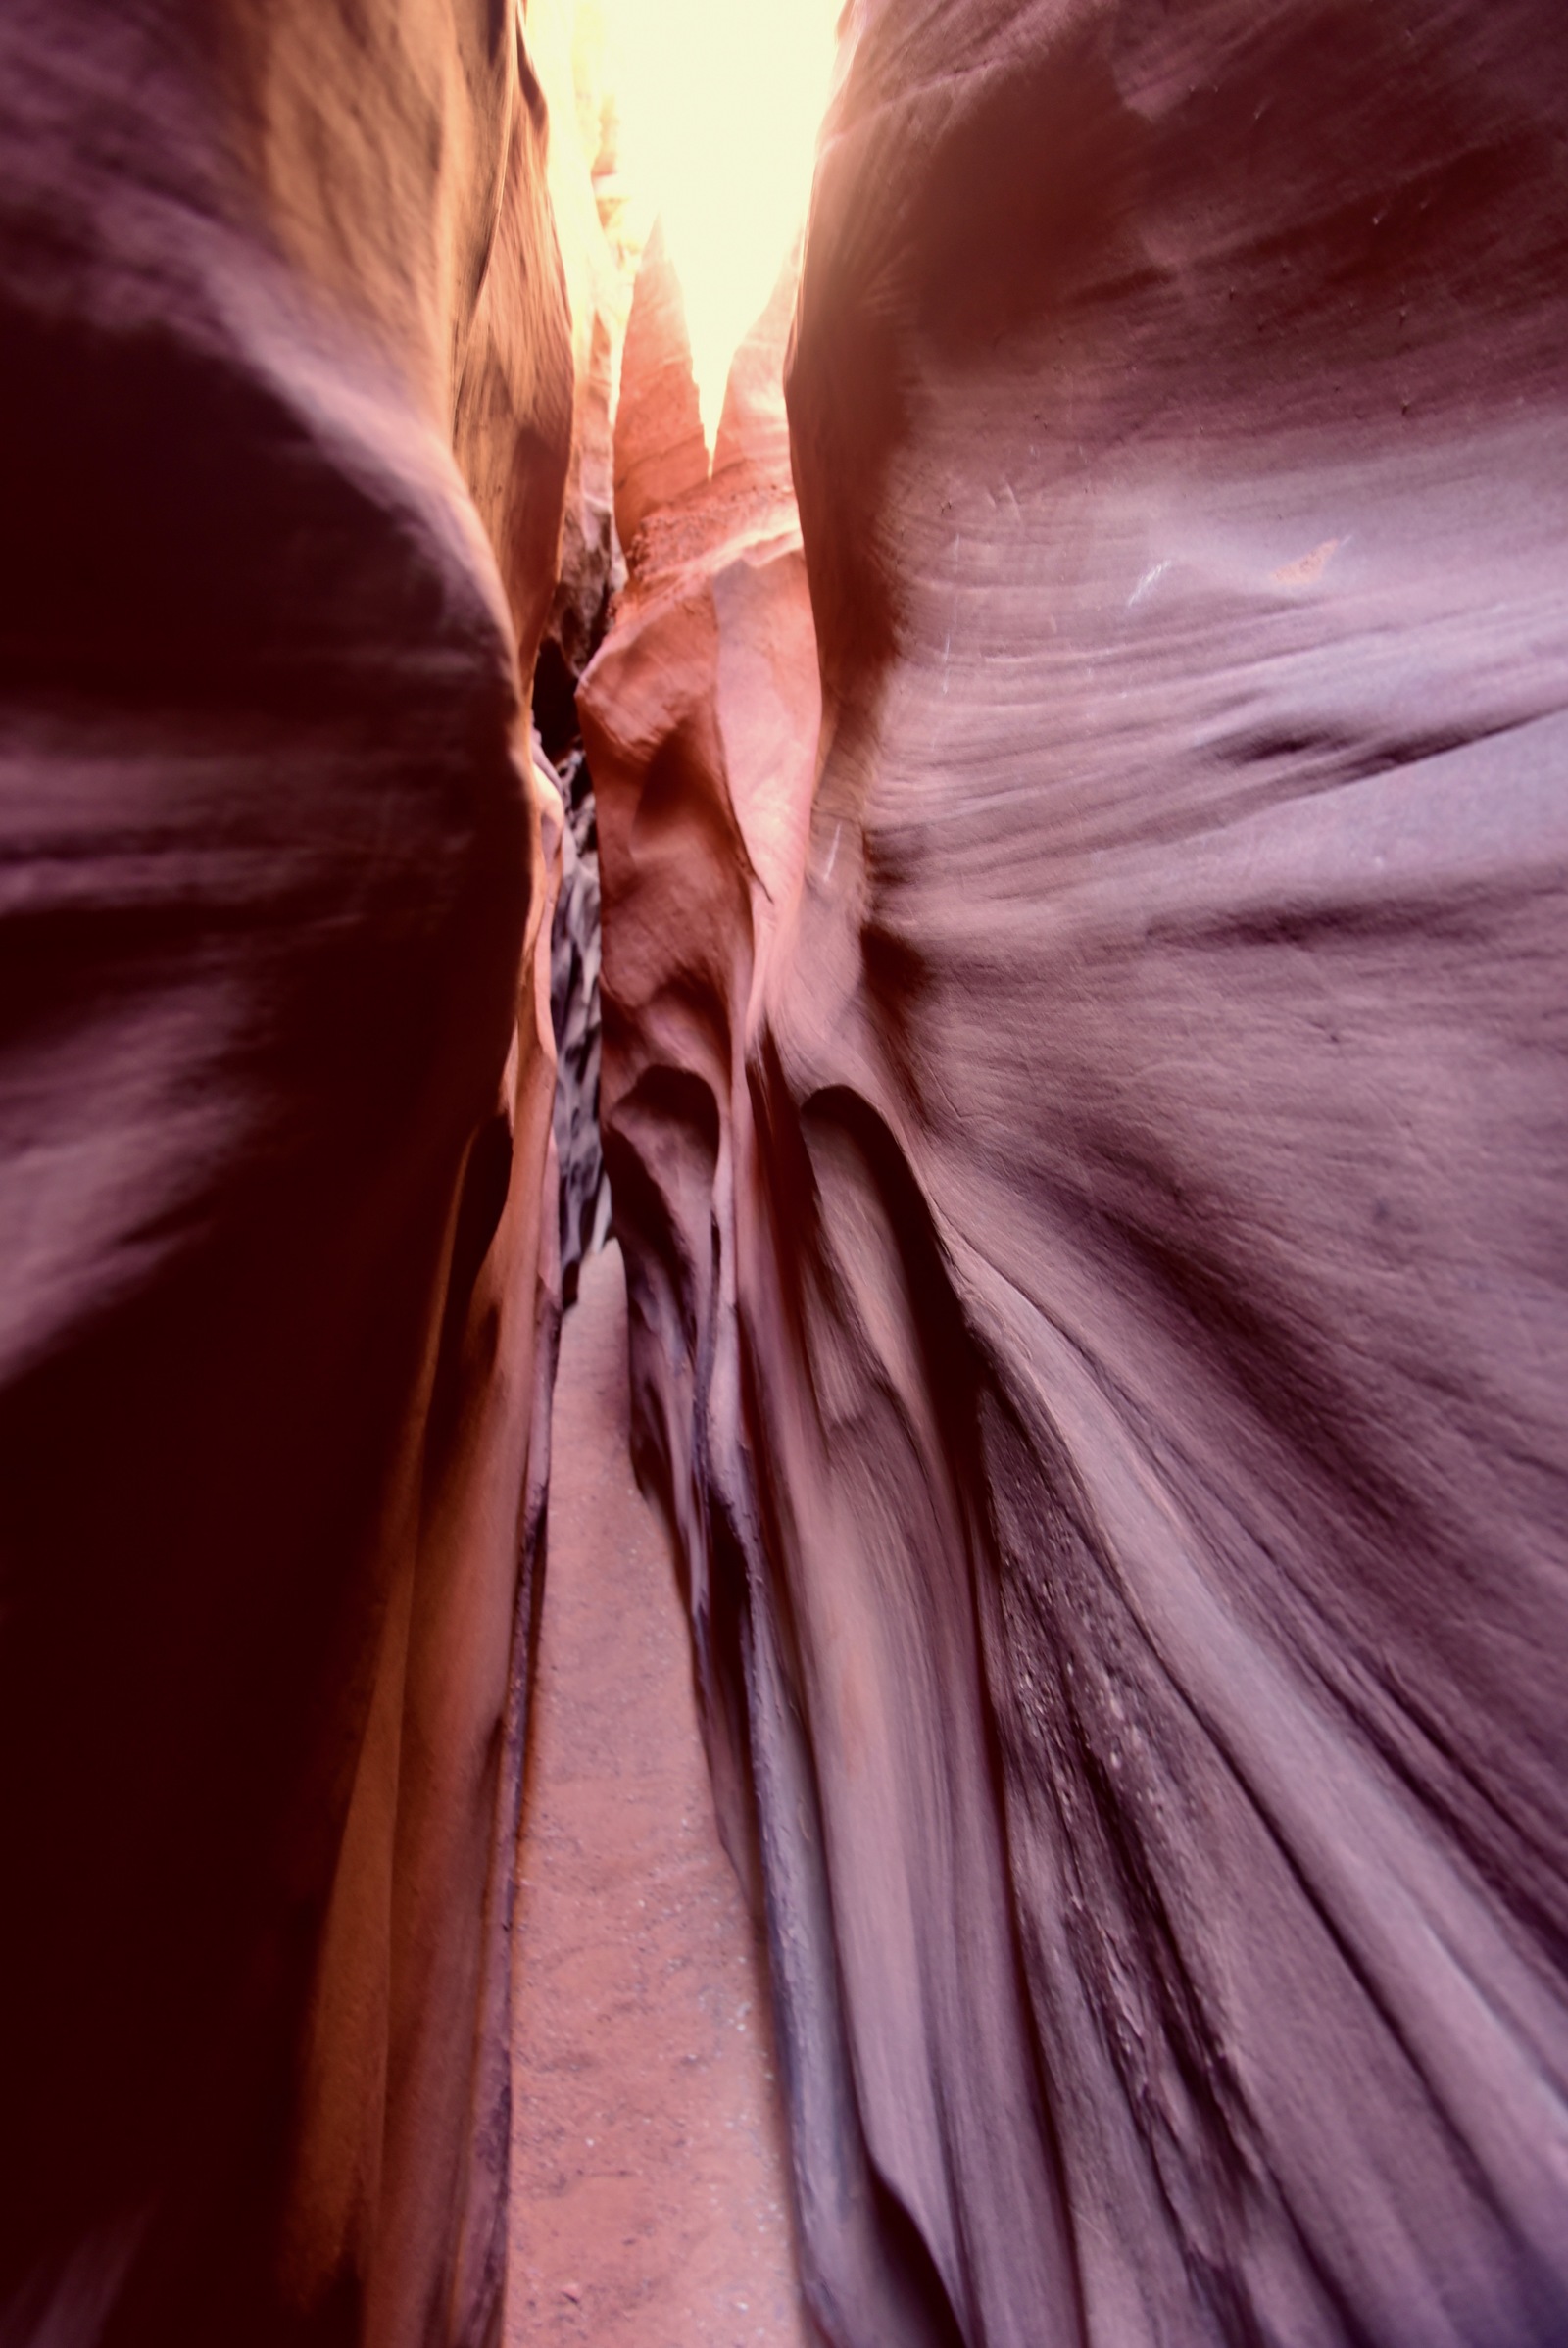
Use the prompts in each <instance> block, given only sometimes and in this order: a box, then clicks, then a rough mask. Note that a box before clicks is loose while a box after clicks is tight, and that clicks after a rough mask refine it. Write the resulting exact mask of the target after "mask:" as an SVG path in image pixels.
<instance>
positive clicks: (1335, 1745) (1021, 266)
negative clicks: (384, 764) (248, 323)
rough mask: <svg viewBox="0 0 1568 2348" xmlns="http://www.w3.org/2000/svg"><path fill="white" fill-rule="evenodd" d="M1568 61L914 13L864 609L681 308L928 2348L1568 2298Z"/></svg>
mask: <svg viewBox="0 0 1568 2348" xmlns="http://www.w3.org/2000/svg"><path fill="white" fill-rule="evenodd" d="M1564 37H1565V36H1564V24H1563V20H1562V19H1561V16H1560V12H1558V11H1556V10H1555V9H1554V8H1552V7H1550V6H1547V5H1545V4H1544V0H1505V4H1504V5H1500V6H1498V5H1491V6H1487V7H1481V6H1469V5H1464V6H1438V5H1435V4H1434V0H1397V5H1395V6H1392V7H1389V6H1372V5H1363V4H1361V0H1270V4H1269V5H1267V6H1263V7H1257V6H1255V5H1252V4H1251V0H1247V4H1245V5H1244V4H1243V0H1201V5H1199V6H1197V7H1193V8H1187V9H1182V10H1171V9H1163V8H1159V7H1156V6H1146V5H1143V4H1142V0H1091V4H1090V5H1087V6H1084V7H1078V8H1073V9H1067V8H1065V7H1064V6H1062V5H1060V4H1059V0H1049V4H1048V0H1021V4H1020V0H1008V4H1007V5H1005V6H1004V5H1001V4H1000V0H942V5H940V6H939V5H936V0H862V4H861V5H860V6H858V8H856V9H855V10H854V11H853V13H852V17H851V19H850V23H849V28H848V43H849V45H848V49H847V53H846V58H845V63H844V70H843V73H842V76H841V84H840V88H839V93H838V97H837V100H836V104H835V108H834V111H833V113H832V115H831V117H830V122H829V128H828V135H827V138H826V142H825V145H824V149H823V153H822V158H821V162H820V166H819V171H818V176H817V184H816V189H815V195H814V199H813V208H812V216H811V222H810V229H809V239H808V246H807V258H806V264H805V273H804V280H803V284H802V288H801V293H800V301H799V311H798V317H797V320H796V328H795V335H796V340H795V347H794V353H793V365H792V372H791V376H790V394H789V407H790V420H791V425H792V431H793V446H794V465H795V479H796V482H797V485H798V489H799V496H800V517H801V523H802V525H803V539H804V557H803V555H802V554H801V552H799V551H798V550H797V546H796V541H795V538H794V536H793V534H792V518H791V515H790V514H789V512H788V510H787V506H786V503H785V501H784V500H783V499H782V496H780V497H779V498H777V499H775V500H774V502H773V504H772V505H771V506H769V505H767V504H766V502H765V501H764V502H763V503H762V505H760V506H757V505H754V506H752V507H750V508H748V507H746V506H745V504H744V501H739V500H737V499H735V498H734V497H733V496H730V495H729V494H728V493H727V492H726V491H725V490H724V488H723V486H722V483H721V478H720V477H719V476H718V474H717V473H715V479H714V481H713V483H712V484H711V486H705V485H704V483H703V482H702V480H701V478H700V474H699V475H694V477H692V478H690V479H688V478H687V477H686V472H688V471H690V470H691V468H690V467H689V466H688V467H686V471H683V469H682V467H683V465H684V458H683V457H682V454H681V452H682V450H683V448H684V447H685V446H686V444H687V442H689V431H688V430H687V424H686V423H685V422H683V421H682V411H681V404H680V401H679V399H678V398H677V397H674V396H673V395H672V393H671V388H670V387H671V382H672V380H673V377H672V375H671V372H670V356H671V354H670V346H669V344H668V342H667V339H666V342H665V344H664V345H663V347H662V351H659V350H654V351H651V352H650V358H649V367H648V370H647V380H648V382H649V384H650V385H651V386H652V390H651V391H650V395H649V398H648V399H647V400H645V401H643V402H642V403H641V404H639V401H638V397H637V389H638V384H637V379H636V370H635V368H634V366H633V358H634V346H635V344H636V341H637V337H638V331H639V326H638V317H637V315H636V312H635V311H634V315H633V319H632V325H631V329H630V335H629V339H628V348H627V373H626V379H625V393H624V407H623V417H622V426H621V433H622V437H623V439H624V442H625V446H624V451H621V450H619V449H618V450H617V476H619V477H622V478H623V479H624V480H625V481H626V482H627V483H628V484H629V485H631V486H632V487H633V488H635V487H636V485H637V484H648V483H655V484H656V485H657V489H656V494H655V497H654V500H653V503H652V504H649V505H645V506H644V509H643V511H642V513H641V514H640V516H639V520H640V528H641V544H640V547H636V546H634V547H633V548H632V549H631V550H630V560H631V567H632V574H633V575H632V582H631V586H630V588H629V590H628V594H627V598H626V602H625V605H624V607H623V609H622V611H621V613H620V615H619V617H618V619H617V622H616V626H615V628H614V630H613V634H612V637H611V639H610V642H609V644H608V646H607V648H606V650H605V651H604V652H603V653H602V654H601V655H600V658H599V660H598V662H597V663H596V666H595V668H594V669H593V670H592V671H591V672H590V677H589V680H588V683H587V686H586V689H585V693H584V697H583V698H584V707H585V719H584V725H585V736H586V739H587V742H588V748H589V756H590V760H591V763H592V764H593V768H594V773H595V778H596V783H597V785H598V789H599V794H600V810H601V813H600V831H601V846H602V856H603V878H604V887H605V897H606V913H605V920H606V930H605V940H604V985H605V995H606V1014H605V1015H606V1029H605V1077H604V1083H605V1103H606V1147H607V1153H608V1156H609V1160H610V1166H611V1173H612V1180H613V1191H614V1199H615V1213H616V1219H617V1224H618V1227H619V1229H620V1231H621V1234H622V1238H623V1243H624V1245H625V1246H626V1248H627V1252H628V1266H629V1277H630V1282H631V1293H632V1300H633V1374H634V1394H635V1399H636V1407H637V1414H638V1441H639V1443H640V1446H641V1461H642V1466H643V1469H644V1472H645V1474H647V1475H648V1476H649V1478H650V1479H651V1480H652V1481H653V1482H654V1483H655V1485H656V1486H658V1487H659V1488H660V1489H662V1492H663V1493H664V1496H665V1501H666V1505H667V1507H668V1509H669V1512H670V1515H671V1519H672V1522H673V1524H674V1526H675V1528H676V1532H677V1537H678V1541H679V1544H680V1549H681V1555H682V1560H683V1571H684V1573H685V1575H686V1578H687V1582H688V1588H689V1597H690V1604H691V1610H692V1617H693V1625H694V1635H695V1645H696V1655H697V1664H698V1676H699V1683H700V1686H701V1688H702V1691H703V1695H704V1700H705V1704H706V1707H707V1713H708V1722H709V1734H710V1740H711V1750H712V1753H713V1757H714V1763H715V1776H716V1780H717V1783H718V1785H719V1789H720V1795H721V1804H722V1807H723V1809H724V1812H725V1815H726V1818H727V1820H728V1824H729V1832H730V1837H731V1841H732V1844H733V1846H734V1848H735V1849H736V1852H737V1855H738V1857H739V1858H740V1860H741V1862H742V1863H743V1865H746V1866H748V1867H749V1868H750V1870H751V1872H752V1876H753V1880H754V1882H755V1883H756V1884H757V1886H758V1890H759V1896H760V1897H761V1898H763V1899H764V1900H765V1903H766V1907H767V1913H768V1918H769V1925H770V1933H771V1945H772V1951H773V1964H774V1981H775V1995H776V1998H777V2002H778V2007H779V2019H780V2035H781V2042H782V2045H783V2050H784V2056H785V2065H786V2071H787V2075H788V2078H789V2081H790V2087H791V2095H792V2105H793V2130H794V2134H793V2141H794V2148H795V2162H796V2172H797V2180H798V2188H799V2194H800V2200H801V2211H802V2220H803V2240H804V2246H805V2255H806V2260H807V2267H808V2275H809V2284H810V2288H811V2291H812V2295H813V2301H814V2304H815V2306H816V2308H817V2310H818V2312H819V2314H820V2316H821V2317H822V2319H823V2321H824V2324H825V2325H826V2327H827V2329H828V2332H829V2334H830V2336H831V2337H832V2338H833V2339H834V2340H835V2341H836V2342H839V2343H843V2344H846V2348H847V2344H848V2343H852V2342H853V2343H855V2344H856V2348H860V2344H861V2343H863V2344H864V2348H876V2344H879V2343H882V2342H885V2341H888V2340H892V2339H901V2340H903V2339H908V2340H920V2339H925V2340H930V2341H942V2342H949V2343H951V2342H955V2341H962V2342H964V2343H966V2344H967V2348H979V2344H980V2343H987V2344H989V2348H1003V2344H1006V2348H1038V2344H1039V2343H1040V2342H1041V2341H1043V2340H1047V2339H1050V2340H1061V2341H1077V2342H1083V2343H1092V2344H1093V2348H1142V2344H1145V2343H1147V2344H1149V2348H1153V2344H1154V2343H1156V2342H1157V2343H1159V2344H1160V2348H1186V2344H1188V2343H1199V2342H1218V2341H1224V2342H1234V2343H1242V2342H1247V2343H1260V2342H1269V2343H1276V2342H1277V2343H1284V2342H1290V2343H1293V2348H1326V2344H1327V2343H1330V2342H1350V2341H1355V2342H1359V2343H1371V2342H1376V2343H1378V2344H1379V2348H1440V2344H1446V2348H1477V2344H1478V2343H1481V2342H1486V2343H1488V2348H1493V2344H1496V2348H1502V2344H1503V2343H1507V2344H1508V2348H1526V2343H1530V2344H1532V2348H1548V2344H1549V2343H1554V2342H1556V2341H1558V2340H1560V2339H1561V2337H1562V2336H1563V2331H1564V2325H1565V2324H1568V2165H1565V2158H1564V2156H1565V2151H1568V2144H1565V2135H1564V2103H1563V2093H1564V2085H1565V2074H1568V2003H1565V1996H1564V1952H1565V1949H1568V1912H1565V1904H1564V1903H1565V1885H1568V1864H1565V1861H1568V1849H1565V1840H1568V1836H1565V1829H1568V1802H1565V1796H1564V1786H1565V1783H1568V1777H1565V1770H1564V1762H1565V1759H1568V1739H1565V1735H1564V1714H1563V1687H1564V1674H1563V1659H1564V1651H1565V1628H1568V1625H1565V1599H1564V1590H1565V1583H1564V1571H1563V1569H1564V1556H1565V1547H1564V1533H1565V1523H1568V1509H1565V1499H1564V1491H1563V1462H1564V1457H1565V1443H1564V1436H1565V1427H1564V1419H1565V1412H1568V1376H1565V1371H1568V1362H1565V1358H1564V1356H1565V1343H1564V1341H1565V1334H1568V1311H1565V1299H1564V1294H1563V1280H1564V1264H1565V1248H1564V1241H1565V1223H1568V1208H1565V1200H1568V1188H1565V1183H1564V1176H1565V1172H1568V1167H1565V1164H1564V1134H1565V1132H1568V1120H1565V1114H1564V1112H1565V1107H1568V1071H1565V1060H1564V1044H1565V1038H1564V1030H1563V1024H1562V1004H1563V1003H1564V1000H1565V998H1568V987H1565V979H1568V972H1565V968H1564V955H1565V946H1564V939H1565V935H1568V932H1565V925H1564V912H1565V907H1564V903H1563V888H1564V870H1565V864H1564V850H1565V847H1568V835H1565V829H1564V812H1565V808H1568V797H1565V794H1564V790H1563V776H1564V771H1565V758H1568V709H1565V703H1568V688H1565V678H1568V559H1565V554H1564V548H1565V546H1568V532H1565V524H1568V512H1565V494H1568V431H1565V421H1564V397H1563V395H1564V391H1565V388H1568V386H1565V382H1564V367H1565V359H1564V354H1565V350H1568V308H1565V304H1568V296H1565V291H1564V287H1565V282H1568V281H1565V278H1564V273H1563V261H1564V257H1565V254H1568V177H1565V173H1564V166H1563V157H1564V153H1565V147H1564V131H1565V127H1568V125H1565V122H1564V109H1565V103H1568V50H1565V46H1564ZM647 275H648V271H647V268H646V267H645V279H646V278H647ZM661 301H662V296H661V294H660V289H659V288H658V286H657V285H656V284H654V283H653V282H651V281H649V282H647V283H646V284H640V285H639V290H638V302H639V304H641V305H643V306H644V309H645V313H646V315H647V316H648V317H652V316H653V315H654V314H655V312H656V311H657V310H658V308H659V307H660V304H661ZM676 371H677V372H678V369H677V370H676ZM741 372H742V374H743V375H744V374H745V373H746V370H745V369H742V370H741ZM656 394H657V397H656V396H655V395H656ZM655 407H657V408H658V409H659V411H660V413H661V416H662V420H661V421H659V422H657V424H656V423H654V422H651V421H650V418H651V417H652V416H653V413H654V409H655ZM687 421H688V422H689V419H687ZM650 434H653V436H654V440H655V441H658V440H659V437H660V435H662V446H656V445H651V444H650V439H649V435H650ZM622 458H623V459H624V462H623V461H622ZM803 562H804V574H803V570H802V564H803ZM807 577H809V603H810V612H811V614H812V624H813V625H814V653H815V656H816V659H817V660H819V663H820V679H821V693H822V700H821V727H820V736H819V737H818V734H817V716H818V705H817V678H816V675H815V674H814V673H813V660H812V659H811V657H810V654H811V649H812V648H811V647H810V645H809V642H808V624H809V623H808V614H807V610H806V602H805V578H807Z"/></svg>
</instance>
